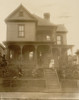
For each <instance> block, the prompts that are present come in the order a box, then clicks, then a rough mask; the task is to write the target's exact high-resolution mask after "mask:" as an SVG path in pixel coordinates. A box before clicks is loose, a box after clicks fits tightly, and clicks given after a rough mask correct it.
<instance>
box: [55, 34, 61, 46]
mask: <svg viewBox="0 0 79 100" xmlns="http://www.w3.org/2000/svg"><path fill="white" fill-rule="evenodd" d="M58 36H59V37H60V40H58ZM56 41H57V45H62V36H61V35H57V36H56ZM58 42H60V43H58Z"/></svg>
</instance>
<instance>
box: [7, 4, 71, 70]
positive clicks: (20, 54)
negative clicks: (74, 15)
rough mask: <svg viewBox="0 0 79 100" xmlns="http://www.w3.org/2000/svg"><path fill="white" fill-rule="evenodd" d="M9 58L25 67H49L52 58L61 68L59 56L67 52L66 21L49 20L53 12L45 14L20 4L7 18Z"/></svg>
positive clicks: (68, 46) (55, 64) (56, 66)
mask: <svg viewBox="0 0 79 100" xmlns="http://www.w3.org/2000/svg"><path fill="white" fill-rule="evenodd" d="M5 22H6V24H7V33H6V34H7V35H6V36H7V37H6V41H5V45H6V47H7V59H8V60H10V61H12V62H13V63H14V64H18V62H19V63H20V64H21V65H22V66H21V68H24V69H26V70H27V69H28V68H29V69H30V68H31V69H37V68H43V69H44V68H49V64H50V61H51V59H52V61H53V64H54V66H55V68H57V69H59V61H58V60H59V58H60V57H61V55H64V54H67V49H69V48H71V47H72V46H70V45H67V37H66V35H67V30H66V28H65V26H64V25H55V24H53V23H51V22H50V14H49V13H45V14H44V18H40V17H39V16H37V15H34V14H31V13H30V12H29V11H28V10H27V9H26V8H25V7H23V6H22V5H20V6H19V7H18V8H17V9H16V10H15V11H14V12H12V13H11V14H10V15H9V16H8V17H7V18H6V19H5Z"/></svg>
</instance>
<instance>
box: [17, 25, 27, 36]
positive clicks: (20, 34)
mask: <svg viewBox="0 0 79 100" xmlns="http://www.w3.org/2000/svg"><path fill="white" fill-rule="evenodd" d="M18 31H19V37H24V31H25V26H24V25H22V24H21V25H19V27H18Z"/></svg>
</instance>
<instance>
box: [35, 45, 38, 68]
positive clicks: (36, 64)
mask: <svg viewBox="0 0 79 100" xmlns="http://www.w3.org/2000/svg"><path fill="white" fill-rule="evenodd" d="M37 61H38V60H37V45H35V66H36V67H38V63H37Z"/></svg>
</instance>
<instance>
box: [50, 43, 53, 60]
mask: <svg viewBox="0 0 79 100" xmlns="http://www.w3.org/2000/svg"><path fill="white" fill-rule="evenodd" d="M50 58H51V59H52V58H53V53H52V46H51V45H50Z"/></svg>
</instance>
